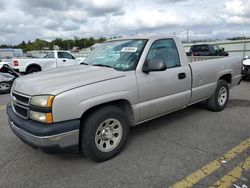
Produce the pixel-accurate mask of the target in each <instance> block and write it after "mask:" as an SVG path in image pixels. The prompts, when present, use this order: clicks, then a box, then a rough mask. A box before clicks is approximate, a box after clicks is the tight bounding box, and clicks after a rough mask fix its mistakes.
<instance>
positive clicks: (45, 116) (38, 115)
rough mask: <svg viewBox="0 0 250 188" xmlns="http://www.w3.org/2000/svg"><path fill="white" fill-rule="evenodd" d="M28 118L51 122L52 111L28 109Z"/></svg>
mask: <svg viewBox="0 0 250 188" xmlns="http://www.w3.org/2000/svg"><path fill="white" fill-rule="evenodd" d="M30 119H33V120H35V121H40V122H42V123H48V124H49V123H52V122H53V117H52V113H42V112H35V111H33V110H30Z"/></svg>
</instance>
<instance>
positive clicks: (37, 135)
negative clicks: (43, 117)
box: [7, 105, 80, 153]
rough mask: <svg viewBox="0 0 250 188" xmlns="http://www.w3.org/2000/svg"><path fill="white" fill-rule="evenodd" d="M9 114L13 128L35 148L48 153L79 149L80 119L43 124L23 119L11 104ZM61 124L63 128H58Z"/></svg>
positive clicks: (8, 108)
mask: <svg viewBox="0 0 250 188" xmlns="http://www.w3.org/2000/svg"><path fill="white" fill-rule="evenodd" d="M7 114H8V116H9V124H10V127H11V130H12V131H13V132H14V133H15V134H16V135H17V136H18V137H19V138H20V139H21V140H22V141H23V142H25V143H26V144H28V145H30V146H31V147H33V148H35V149H41V150H43V151H44V152H46V153H61V152H65V151H75V150H77V149H78V143H79V127H80V120H72V121H67V122H62V123H55V124H50V125H44V124H42V125H41V123H39V122H35V121H32V120H24V119H21V118H20V117H19V116H17V115H16V114H15V113H14V111H13V110H12V107H11V106H10V105H8V106H7ZM41 126H42V127H41ZM60 126H61V129H60V128H58V127H60ZM23 127H26V129H24V128H23Z"/></svg>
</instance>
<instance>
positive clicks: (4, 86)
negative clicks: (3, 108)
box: [0, 64, 20, 94]
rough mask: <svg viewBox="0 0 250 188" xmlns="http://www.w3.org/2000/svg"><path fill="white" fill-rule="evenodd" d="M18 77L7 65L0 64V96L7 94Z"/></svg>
mask: <svg viewBox="0 0 250 188" xmlns="http://www.w3.org/2000/svg"><path fill="white" fill-rule="evenodd" d="M19 76H20V75H19V74H18V73H16V72H15V71H14V70H13V69H12V68H11V67H10V66H8V65H7V64H3V65H1V64H0V94H5V93H9V92H10V89H11V86H12V83H13V81H14V80H15V79H16V78H17V77H19Z"/></svg>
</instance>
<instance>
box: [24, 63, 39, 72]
mask: <svg viewBox="0 0 250 188" xmlns="http://www.w3.org/2000/svg"><path fill="white" fill-rule="evenodd" d="M31 67H38V68H39V69H40V71H41V70H42V67H41V66H40V65H39V64H37V63H32V64H30V65H28V66H27V67H26V70H25V72H26V73H28V70H29V69H30V68H31Z"/></svg>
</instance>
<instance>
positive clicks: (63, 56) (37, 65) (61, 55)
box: [10, 50, 82, 74]
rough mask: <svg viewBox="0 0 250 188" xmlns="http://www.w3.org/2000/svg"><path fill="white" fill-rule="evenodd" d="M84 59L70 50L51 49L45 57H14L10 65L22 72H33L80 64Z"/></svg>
mask: <svg viewBox="0 0 250 188" xmlns="http://www.w3.org/2000/svg"><path fill="white" fill-rule="evenodd" d="M81 62H82V60H80V59H77V58H76V57H75V56H74V55H72V54H71V53H70V52H68V51H57V50H55V51H49V52H47V53H46V54H45V56H44V57H43V58H14V59H12V62H11V63H10V66H11V67H12V68H13V69H14V70H16V71H18V72H20V73H25V74H29V73H33V72H38V71H43V70H50V69H53V68H58V67H66V66H73V65H79V64H80V63H81Z"/></svg>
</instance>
